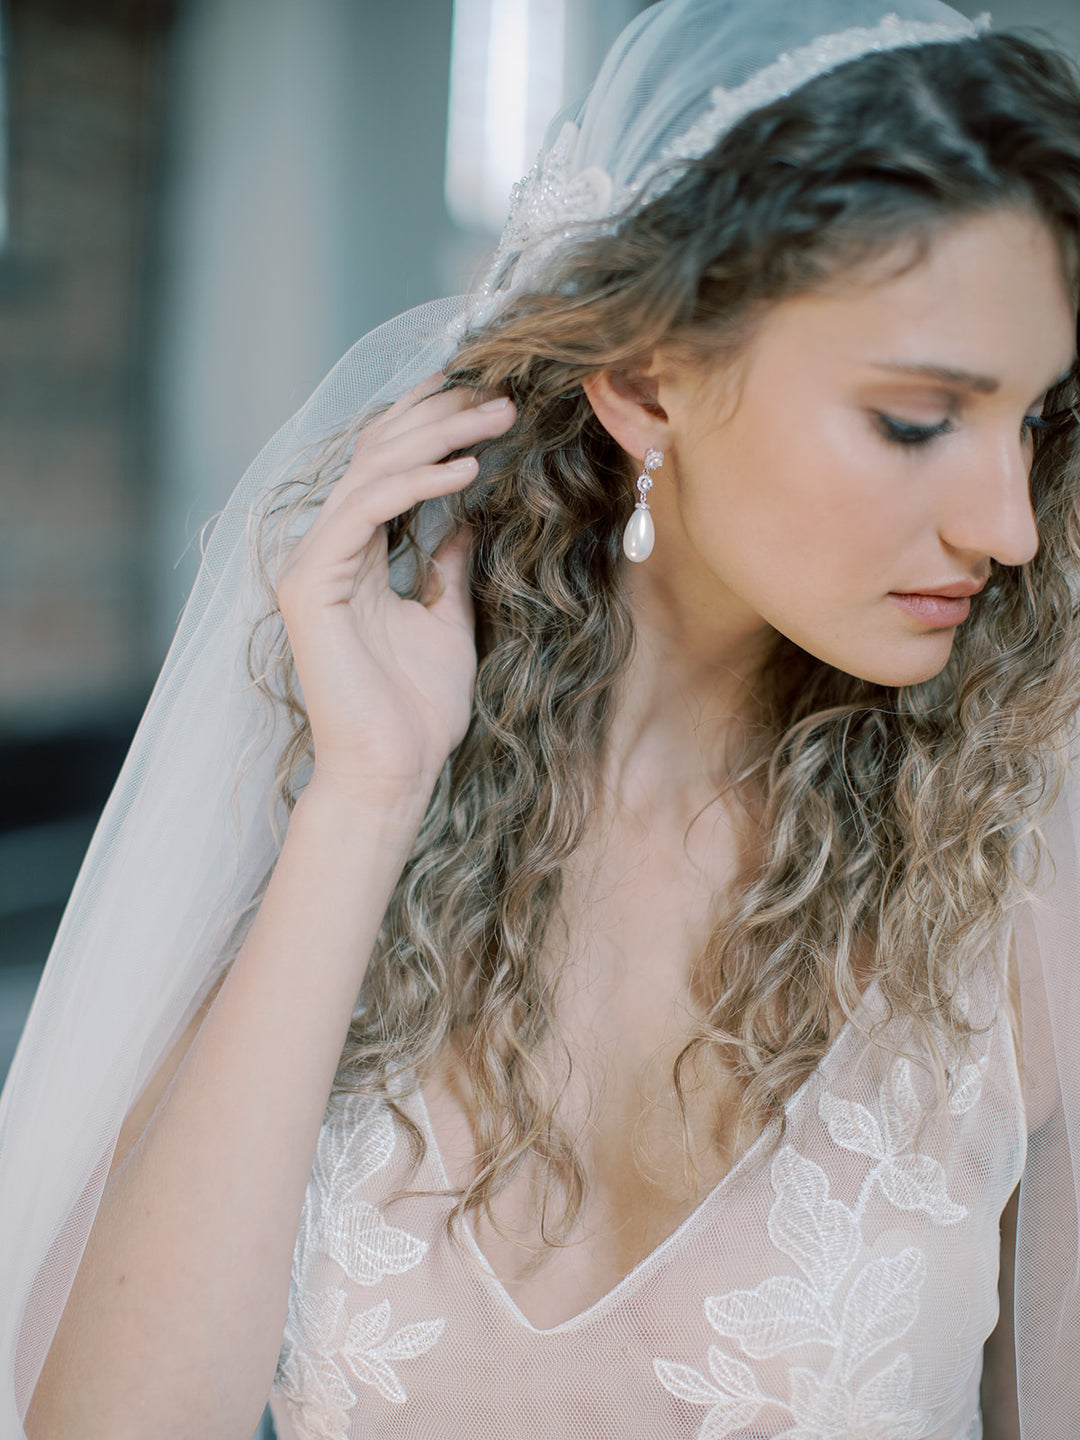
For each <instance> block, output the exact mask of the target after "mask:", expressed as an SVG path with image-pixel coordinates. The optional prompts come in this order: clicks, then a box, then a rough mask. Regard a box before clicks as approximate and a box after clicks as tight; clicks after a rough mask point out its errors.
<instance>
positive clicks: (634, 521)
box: [622, 506, 656, 562]
mask: <svg viewBox="0 0 1080 1440" xmlns="http://www.w3.org/2000/svg"><path fill="white" fill-rule="evenodd" d="M655 540H656V531H655V529H654V528H653V523H652V516H651V515H650V514H649V512H648V510H644V509H638V508H637V507H636V506H635V507H634V513H633V514H632V515H631V516H630V519H629V520H628V521H627V522H626V529H625V530H624V531H623V537H622V548H623V554H624V555H625V556H626V558H627V559H628V560H633V561H635V562H638V561H641V560H647V559H648V558H649V556H650V555H651V554H652V547H653V543H654V542H655Z"/></svg>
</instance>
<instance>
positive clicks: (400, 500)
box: [291, 455, 479, 566]
mask: <svg viewBox="0 0 1080 1440" xmlns="http://www.w3.org/2000/svg"><path fill="white" fill-rule="evenodd" d="M478 468H479V466H478V464H477V461H476V459H475V457H474V456H471V455H467V456H464V457H462V458H461V459H460V460H453V461H447V462H445V463H444V464H441V465H425V466H421V467H418V468H416V469H413V470H409V471H405V472H402V473H398V474H394V475H387V476H382V477H380V478H378V479H376V480H374V481H373V482H372V483H371V484H369V485H365V486H362V487H355V488H354V489H352V490H351V491H349V492H348V493H347V494H346V495H345V496H344V498H343V499H342V500H341V501H340V502H339V503H338V505H337V506H336V507H335V508H334V510H332V511H330V510H329V504H327V505H325V506H323V509H322V510H321V511H320V512H319V514H318V515H317V516H316V518H315V520H314V522H313V523H312V525H311V526H310V528H309V529H308V531H307V533H306V534H305V535H304V536H303V537H302V538H301V539H300V540H299V541H298V542H297V545H296V547H295V549H294V550H293V552H292V553H291V559H292V564H293V566H295V565H296V564H298V563H300V562H305V563H308V564H311V565H313V566H323V565H337V564H340V563H341V562H342V561H356V560H358V557H359V556H360V554H361V553H362V552H363V550H364V549H365V548H366V547H367V546H368V545H369V544H370V543H371V541H372V538H373V536H374V534H375V532H376V530H378V529H379V527H380V526H382V525H385V524H386V523H387V522H388V521H389V520H392V519H393V518H394V517H395V516H396V515H400V514H402V513H403V512H404V511H406V510H409V509H411V507H412V506H413V505H417V504H420V503H421V502H422V501H424V500H432V499H435V498H436V497H437V496H441V495H449V494H452V493H453V492H454V491H456V490H461V489H463V488H464V487H465V486H466V485H467V484H468V483H469V482H470V481H471V480H473V479H474V478H475V477H476V473H477V470H478ZM383 543H384V544H385V540H384V541H383Z"/></svg>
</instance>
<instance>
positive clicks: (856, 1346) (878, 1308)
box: [654, 1057, 987, 1440]
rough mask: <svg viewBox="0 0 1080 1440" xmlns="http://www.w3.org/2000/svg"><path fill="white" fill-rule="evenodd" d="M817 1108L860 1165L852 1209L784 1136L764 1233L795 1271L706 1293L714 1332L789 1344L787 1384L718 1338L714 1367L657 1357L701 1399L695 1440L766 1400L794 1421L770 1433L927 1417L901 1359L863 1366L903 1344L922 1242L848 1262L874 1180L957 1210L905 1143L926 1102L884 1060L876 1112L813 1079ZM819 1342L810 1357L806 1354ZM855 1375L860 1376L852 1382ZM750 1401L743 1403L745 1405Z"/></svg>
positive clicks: (824, 1437) (913, 1428) (887, 1194)
mask: <svg viewBox="0 0 1080 1440" xmlns="http://www.w3.org/2000/svg"><path fill="white" fill-rule="evenodd" d="M986 1063H987V1061H986V1059H985V1058H983V1059H982V1060H981V1061H980V1063H979V1064H977V1065H973V1066H970V1067H968V1069H966V1070H965V1069H960V1070H958V1072H957V1074H956V1076H955V1077H954V1078H953V1084H952V1089H951V1092H950V1103H949V1106H948V1113H949V1114H950V1115H953V1116H956V1115H958V1114H963V1113H966V1111H967V1110H969V1109H971V1107H972V1106H973V1105H974V1104H975V1102H976V1101H977V1099H978V1096H979V1093H980V1089H981V1085H982V1077H983V1072H984V1070H985V1067H986ZM818 1114H819V1115H820V1117H821V1119H822V1120H823V1121H824V1123H825V1128H826V1130H827V1132H828V1134H829V1136H830V1138H831V1139H832V1141H833V1142H834V1144H836V1145H837V1146H839V1147H840V1149H842V1150H847V1151H849V1152H851V1153H854V1154H857V1155H862V1156H864V1157H865V1158H866V1162H867V1168H866V1174H865V1177H864V1179H863V1182H862V1185H861V1188H860V1191H859V1197H858V1200H857V1202H856V1204H855V1206H854V1207H851V1206H848V1205H845V1204H844V1203H843V1202H842V1201H840V1200H834V1199H832V1198H830V1195H829V1178H828V1175H827V1174H826V1172H825V1170H824V1169H823V1168H822V1167H821V1166H820V1165H817V1164H815V1163H814V1162H813V1161H812V1160H808V1159H806V1158H805V1157H804V1156H802V1155H800V1154H799V1153H798V1151H797V1150H796V1149H795V1148H794V1147H793V1146H791V1145H785V1146H782V1147H781V1148H780V1150H779V1151H778V1152H777V1154H776V1156H775V1157H774V1159H773V1162H772V1166H771V1171H770V1178H771V1181H772V1187H773V1190H774V1192H775V1198H774V1200H773V1203H772V1206H771V1208H770V1210H769V1217H768V1231H769V1238H770V1239H771V1241H772V1243H773V1244H774V1245H775V1246H776V1248H777V1249H778V1250H780V1251H782V1252H783V1253H784V1254H785V1255H787V1256H789V1257H790V1259H792V1260H793V1261H794V1262H795V1264H796V1265H797V1266H798V1267H799V1269H800V1271H801V1272H802V1274H803V1276H804V1277H805V1279H804V1280H800V1279H798V1278H797V1277H795V1276H792V1275H774V1276H770V1277H769V1278H768V1279H767V1280H764V1281H762V1283H761V1284H760V1285H758V1286H756V1287H755V1288H754V1289H752V1290H748V1289H740V1290H730V1291H728V1292H727V1293H726V1294H724V1295H710V1296H707V1297H706V1300H705V1306H704V1308H705V1316H706V1319H707V1320H708V1322H709V1324H710V1325H711V1326H712V1328H713V1329H714V1330H715V1331H716V1332H717V1334H719V1335H721V1336H723V1337H724V1338H725V1339H726V1340H729V1341H735V1342H736V1343H737V1345H738V1346H739V1348H740V1350H741V1351H742V1353H743V1354H744V1355H745V1356H747V1357H748V1358H749V1359H751V1360H757V1359H766V1358H770V1357H773V1356H776V1355H779V1354H782V1353H783V1352H784V1351H786V1350H796V1349H798V1350H799V1351H800V1352H803V1353H802V1354H800V1357H799V1359H800V1362H801V1363H798V1364H792V1365H791V1366H790V1368H789V1369H788V1372H787V1376H788V1392H787V1394H786V1395H780V1394H766V1393H765V1392H764V1391H763V1390H762V1389H761V1388H760V1386H759V1382H758V1379H757V1377H756V1376H755V1374H754V1371H753V1370H752V1368H751V1367H749V1366H747V1365H745V1364H744V1363H743V1362H742V1361H741V1360H738V1359H737V1358H736V1357H735V1356H734V1355H731V1354H728V1353H726V1352H725V1351H723V1350H721V1349H720V1348H719V1347H718V1346H715V1345H714V1346H712V1347H711V1348H710V1350H709V1354H708V1367H709V1375H710V1376H711V1379H710V1378H707V1377H706V1376H705V1375H703V1374H702V1373H701V1372H700V1371H698V1370H696V1369H694V1368H693V1366H690V1365H683V1364H678V1363H676V1362H675V1361H671V1360H660V1359H658V1360H655V1361H654V1369H655V1371H656V1375H657V1378H658V1379H659V1381H660V1383H661V1384H662V1385H664V1386H665V1387H666V1389H668V1390H669V1391H671V1393H672V1394H674V1395H677V1396H678V1397H679V1398H680V1399H682V1400H684V1401H687V1402H688V1403H690V1404H692V1405H703V1406H707V1407H708V1409H707V1411H706V1414H705V1417H704V1419H703V1421H702V1425H701V1428H700V1430H699V1431H698V1440H724V1437H729V1436H734V1435H736V1434H738V1433H739V1432H740V1429H741V1428H742V1427H745V1426H746V1425H748V1424H749V1423H750V1422H751V1420H752V1419H753V1417H754V1416H755V1415H756V1414H757V1413H758V1411H759V1410H760V1409H761V1408H762V1407H764V1406H766V1405H768V1406H770V1407H777V1408H779V1409H781V1410H784V1411H786V1412H787V1413H788V1414H789V1415H790V1416H791V1419H792V1421H793V1424H792V1425H791V1426H790V1428H788V1429H787V1430H784V1431H783V1434H782V1435H778V1436H777V1437H776V1440H841V1437H848V1436H852V1435H858V1436H859V1440H893V1437H895V1436H896V1435H899V1434H902V1435H904V1436H905V1437H907V1436H910V1437H912V1440H915V1437H918V1436H921V1435H924V1434H926V1433H927V1430H928V1429H929V1428H930V1426H931V1423H932V1419H931V1416H930V1415H929V1414H928V1413H927V1412H926V1411H924V1410H918V1409H915V1408H913V1407H912V1404H911V1383H912V1372H911V1357H910V1355H908V1354H907V1353H906V1352H901V1353H900V1354H898V1355H895V1356H894V1357H893V1358H892V1359H891V1360H890V1361H889V1363H888V1364H886V1365H885V1366H884V1368H882V1369H880V1370H878V1371H877V1372H876V1373H874V1374H872V1375H870V1376H869V1377H867V1376H865V1374H863V1375H859V1373H858V1372H860V1371H861V1370H863V1367H865V1366H866V1365H867V1364H868V1362H870V1361H872V1360H873V1358H874V1356H875V1355H878V1354H880V1352H881V1351H883V1350H886V1349H887V1348H888V1347H889V1346H892V1345H895V1344H896V1343H897V1342H898V1341H900V1340H901V1339H902V1338H903V1336H904V1335H905V1334H906V1333H907V1331H908V1330H909V1329H910V1328H911V1326H912V1325H913V1324H914V1323H915V1320H916V1318H917V1316H918V1313H919V1297H920V1292H921V1289H922V1286H923V1283H924V1280H925V1278H926V1261H925V1258H924V1256H923V1252H922V1251H921V1250H920V1249H919V1248H918V1247H917V1246H914V1245H909V1246H906V1247H905V1248H904V1249H902V1250H901V1251H900V1252H899V1253H898V1254H896V1255H873V1256H870V1257H869V1258H866V1259H865V1260H864V1263H863V1264H861V1265H858V1263H857V1262H858V1259H859V1253H860V1250H862V1248H863V1236H862V1231H861V1221H862V1216H863V1213H864V1211H865V1208H866V1206H867V1204H868V1203H869V1202H870V1199H871V1196H872V1194H873V1193H874V1192H875V1191H876V1192H877V1193H879V1194H880V1195H881V1196H882V1197H883V1198H884V1199H885V1201H886V1202H887V1203H888V1204H890V1205H891V1206H893V1207H895V1208H896V1209H898V1210H902V1211H921V1212H922V1213H923V1214H924V1215H926V1216H927V1217H928V1219H929V1220H930V1221H931V1222H932V1223H933V1224H935V1225H942V1226H944V1225H954V1224H957V1223H958V1222H959V1221H961V1220H963V1219H964V1218H965V1217H966V1215H967V1213H968V1212H967V1209H966V1207H965V1206H963V1205H959V1204H957V1203H956V1202H954V1201H953V1200H952V1199H950V1197H949V1195H948V1190H947V1183H946V1175H945V1171H944V1168H943V1167H942V1165H941V1163H940V1162H939V1161H938V1160H936V1159H935V1158H934V1157H933V1156H931V1155H927V1154H922V1153H919V1152H914V1151H912V1149H911V1147H912V1145H913V1144H914V1143H915V1141H916V1138H917V1136H918V1134H919V1125H920V1122H921V1120H922V1117H923V1105H922V1102H921V1101H920V1098H919V1095H918V1092H917V1090H916V1086H915V1081H914V1075H913V1072H912V1067H911V1063H910V1061H909V1060H907V1059H905V1058H903V1057H898V1058H897V1059H896V1060H894V1061H893V1062H892V1064H891V1065H890V1066H889V1067H888V1069H887V1071H886V1074H885V1075H884V1077H883V1079H882V1081H881V1083H880V1085H879V1086H878V1092H877V1113H876V1114H875V1113H874V1111H873V1110H871V1109H870V1108H869V1107H868V1106H866V1105H861V1104H859V1103H858V1102H857V1101H854V1100H849V1099H844V1098H842V1097H841V1096H838V1095H835V1094H833V1093H832V1092H831V1091H830V1090H828V1089H827V1088H825V1087H822V1088H821V1092H820V1095H819V1099H818ZM815 1346H816V1347H821V1348H823V1349H824V1351H825V1354H826V1357H827V1358H826V1359H825V1361H824V1364H823V1365H822V1366H821V1367H820V1368H812V1367H811V1365H810V1364H808V1363H807V1362H806V1355H805V1352H806V1351H807V1350H808V1349H812V1347H815ZM860 1381H861V1383H860ZM751 1407H752V1408H751Z"/></svg>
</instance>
